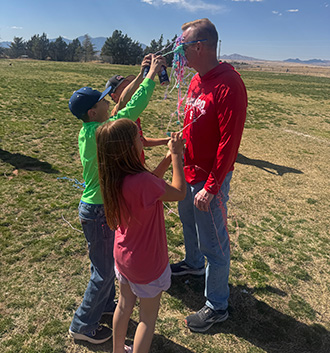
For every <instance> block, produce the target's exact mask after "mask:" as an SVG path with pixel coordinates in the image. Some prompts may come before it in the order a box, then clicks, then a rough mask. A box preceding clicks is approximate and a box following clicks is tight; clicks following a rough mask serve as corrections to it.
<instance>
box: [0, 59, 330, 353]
mask: <svg viewBox="0 0 330 353" xmlns="http://www.w3.org/2000/svg"><path fill="white" fill-rule="evenodd" d="M137 70H138V68H136V67H124V66H113V65H104V64H103V65H102V64H97V63H93V64H73V63H51V62H37V61H17V62H16V61H15V62H13V64H12V66H10V67H9V66H8V61H5V60H3V61H0V76H1V78H2V79H1V80H0V112H1V116H2V122H1V126H0V139H1V140H0V159H1V160H0V179H1V183H0V194H1V198H2V201H3V202H2V203H1V206H0V209H1V214H2V219H1V220H0V231H1V238H0V251H1V258H0V263H1V284H2V291H1V293H0V335H1V342H0V351H1V352H6V353H7V352H15V353H16V352H29V353H31V352H79V353H81V352H84V353H86V352H95V351H98V352H111V350H112V346H111V341H110V342H107V343H105V344H103V345H100V346H98V347H97V346H93V345H91V344H87V343H85V344H84V343H82V342H73V341H72V340H71V339H70V338H68V337H67V330H68V327H69V324H70V321H71V318H72V315H73V312H74V310H75V309H76V308H77V306H78V305H79V303H80V301H81V299H82V296H83V293H84V290H85V288H86V284H87V281H88V278H89V261H88V256H87V249H86V243H85V240H84V237H83V235H82V234H81V228H80V225H79V221H78V217H77V205H78V202H79V198H80V195H81V190H80V189H77V188H75V187H73V182H70V181H68V180H66V179H59V180H58V179H57V178H58V177H64V176H67V177H69V178H77V179H78V180H80V181H81V166H80V161H79V155H78V151H77V134H78V131H79V128H80V123H79V122H78V121H76V120H74V119H73V118H72V116H71V115H70V112H69V111H68V108H67V101H68V99H69V97H70V95H71V93H72V91H73V90H74V89H76V88H78V87H80V86H83V85H90V86H93V87H95V88H99V89H102V87H103V85H104V82H105V81H106V80H107V79H108V77H110V76H112V75H113V74H115V73H118V72H119V73H121V74H123V75H127V74H129V73H136V72H137ZM274 70H277V72H275V71H274V72H266V70H262V71H257V70H255V71H250V70H244V71H241V73H242V77H243V79H244V81H245V83H246V86H247V90H248V95H249V112H248V118H247V122H246V128H245V131H244V135H243V139H242V144H241V148H240V152H239V153H240V154H239V156H238V159H237V163H236V169H235V172H234V176H233V180H232V183H231V192H230V197H231V199H230V201H229V205H228V206H229V207H228V208H229V219H228V228H229V232H230V236H231V243H232V263H231V273H230V287H231V297H230V318H229V319H228V320H227V321H226V322H224V323H222V324H217V325H214V326H213V327H212V328H211V330H210V331H209V332H208V333H207V334H193V333H191V332H190V331H189V330H187V329H186V328H185V326H184V322H183V319H184V318H185V316H186V315H187V314H189V313H191V312H194V311H196V310H198V309H199V308H200V307H201V306H202V305H203V303H204V300H205V299H204V297H203V290H204V283H203V279H201V278H195V277H192V276H185V277H183V278H179V279H177V278H176V279H174V280H173V283H172V286H171V288H170V290H169V291H168V292H166V293H164V295H163V298H162V306H161V309H160V313H159V319H158V321H157V326H156V333H155V337H154V340H153V344H152V348H151V353H156V352H162V353H163V352H164V353H166V352H168V353H172V352H173V353H174V352H175V353H176V352H179V353H190V352H196V353H202V352H203V353H205V352H209V353H211V352H212V353H217V352H240V353H241V352H270V353H275V352H276V353H283V352H328V348H329V346H330V334H329V330H330V314H329V297H330V296H329V289H330V276H329V275H330V266H329V265H330V258H329V253H330V246H329V196H330V195H329V189H330V188H329V186H330V185H329V177H328V173H329V157H330V151H329V149H330V132H329V130H330V129H329V124H330V109H329V106H330V105H329V103H330V102H329V96H330V81H329V79H328V78H326V77H317V76H304V75H299V74H298V72H297V74H294V75H291V74H290V73H292V71H291V70H290V73H289V74H288V73H280V72H278V71H279V70H278V68H275V69H274ZM322 75H323V74H322ZM163 94H164V91H163V89H162V88H161V87H160V86H159V85H157V86H156V91H155V93H154V95H153V98H152V102H151V103H150V104H149V106H148V108H147V109H146V111H145V112H144V113H143V116H142V124H143V129H144V133H145V135H146V136H155V137H156V136H162V135H163V134H164V132H166V126H167V123H168V122H169V120H170V114H171V113H172V112H173V111H174V110H175V103H176V97H175V95H171V97H170V98H169V99H168V100H166V101H164V100H163ZM171 128H172V129H178V127H177V125H176V124H175V123H173V124H172V127H171ZM164 152H165V148H163V147H158V148H153V149H150V148H149V149H147V150H146V156H147V158H148V159H147V161H148V163H149V164H150V165H151V166H153V165H155V164H156V163H157V160H159V159H161V157H162V155H163V153H164ZM166 177H167V178H170V171H169V172H168V173H167V175H166ZM167 207H169V208H170V209H172V211H173V212H171V213H168V211H166V212H165V218H166V227H167V234H168V243H169V253H170V258H171V262H174V261H177V260H180V259H182V256H183V254H184V246H183V239H182V230H181V225H180V221H179V218H178V217H177V215H176V214H175V213H177V210H176V204H175V203H172V204H167ZM63 218H64V219H65V220H67V221H68V222H70V224H71V225H72V227H73V228H75V229H73V228H71V227H70V225H69V224H68V223H67V222H65V221H64V219H63ZM137 321H138V310H137V308H136V309H135V311H134V314H133V317H132V321H131V324H130V329H129V333H128V337H127V338H128V342H129V341H130V340H132V338H133V336H134V329H135V327H136V324H137ZM104 322H105V323H106V324H108V325H109V326H111V317H105V318H104Z"/></svg>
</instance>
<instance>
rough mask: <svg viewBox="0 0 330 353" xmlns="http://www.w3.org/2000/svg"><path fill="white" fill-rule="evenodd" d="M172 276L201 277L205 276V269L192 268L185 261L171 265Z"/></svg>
mask: <svg viewBox="0 0 330 353" xmlns="http://www.w3.org/2000/svg"><path fill="white" fill-rule="evenodd" d="M171 270H172V276H183V275H195V276H202V275H204V274H205V267H204V266H203V267H201V268H192V267H190V266H188V265H187V264H186V262H185V261H180V262H178V263H176V264H171Z"/></svg>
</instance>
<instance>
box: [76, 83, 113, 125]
mask: <svg viewBox="0 0 330 353" xmlns="http://www.w3.org/2000/svg"><path fill="white" fill-rule="evenodd" d="M111 88H112V87H111V86H109V87H108V88H107V89H106V90H105V91H103V92H100V91H97V90H96V89H93V88H91V87H82V88H80V89H78V91H75V92H74V93H73V95H72V96H71V98H70V100H69V108H70V110H71V113H72V114H73V115H74V116H75V117H77V118H78V119H82V117H83V115H84V114H85V113H87V112H88V110H89V109H91V108H92V107H93V106H94V105H95V104H96V103H97V102H99V101H100V100H102V99H103V98H104V97H105V96H106V95H107V94H108V93H109V92H110V90H111Z"/></svg>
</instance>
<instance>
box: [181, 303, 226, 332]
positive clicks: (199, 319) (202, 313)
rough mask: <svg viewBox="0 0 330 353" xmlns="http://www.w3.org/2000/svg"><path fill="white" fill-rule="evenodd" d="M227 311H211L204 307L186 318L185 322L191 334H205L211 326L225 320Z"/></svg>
mask: <svg viewBox="0 0 330 353" xmlns="http://www.w3.org/2000/svg"><path fill="white" fill-rule="evenodd" d="M227 318H228V310H213V309H211V308H209V307H208V306H206V305H204V306H203V307H202V309H200V310H199V311H197V313H196V314H192V315H189V316H187V317H186V319H185V322H186V324H187V326H188V328H189V329H190V330H191V331H193V332H205V331H207V330H208V329H209V328H210V327H211V326H212V325H213V324H215V323H217V322H222V321H225V320H227Z"/></svg>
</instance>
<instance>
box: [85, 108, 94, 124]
mask: <svg viewBox="0 0 330 353" xmlns="http://www.w3.org/2000/svg"><path fill="white" fill-rule="evenodd" d="M87 114H88V117H89V121H93V120H94V119H95V117H96V111H95V109H94V108H91V109H89V110H88V112H87Z"/></svg>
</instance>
